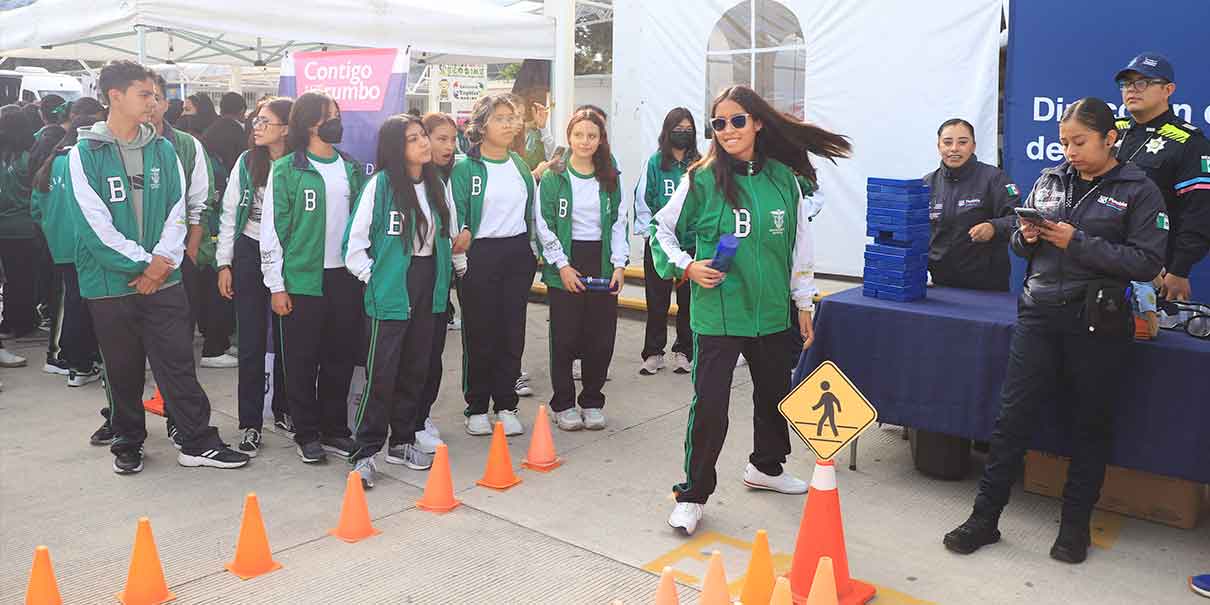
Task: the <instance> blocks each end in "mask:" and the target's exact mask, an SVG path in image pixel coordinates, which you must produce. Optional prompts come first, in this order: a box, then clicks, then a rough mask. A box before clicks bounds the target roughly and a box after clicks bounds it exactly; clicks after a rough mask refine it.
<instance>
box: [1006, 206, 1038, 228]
mask: <svg viewBox="0 0 1210 605" xmlns="http://www.w3.org/2000/svg"><path fill="white" fill-rule="evenodd" d="M1013 212H1015V213H1016V214H1017V218H1019V219H1021V220H1023V221H1029V222H1031V223H1037V224H1041V223H1045V222H1046V217H1045V216H1042V213H1041V212H1039V211H1038V209H1037V208H1024V207H1022V208H1013Z"/></svg>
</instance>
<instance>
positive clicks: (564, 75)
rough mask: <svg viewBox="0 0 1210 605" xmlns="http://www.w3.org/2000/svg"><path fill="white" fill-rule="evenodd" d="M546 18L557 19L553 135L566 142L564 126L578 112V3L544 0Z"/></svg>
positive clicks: (553, 84) (552, 112)
mask: <svg viewBox="0 0 1210 605" xmlns="http://www.w3.org/2000/svg"><path fill="white" fill-rule="evenodd" d="M542 12H543V14H544V15H546V16H547V17H553V18H554V19H555V60H554V62H553V63H552V65H551V74H550V83H551V91H550V93H551V100H552V101H554V104H555V108H554V110H553V111H551V113H550V125H551V133H552V134H554V135H555V139H556V141H558V142H560V143H566V141H565V140H564V139H565V138H566V135H565V134H564V132H563V131H564V128H563V125H564V124H566V123H567V120H568V118H569V116H571V111H572V109H574V108H575V86H576V0H545V6H544V7H543V11H542Z"/></svg>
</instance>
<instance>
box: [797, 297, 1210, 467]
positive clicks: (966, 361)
mask: <svg viewBox="0 0 1210 605" xmlns="http://www.w3.org/2000/svg"><path fill="white" fill-rule="evenodd" d="M1016 316H1017V304H1016V295H1014V294H1009V293H995V292H977V291H970V290H956V289H951V288H930V289H929V290H928V297H927V298H926V299H925V300H923V301H918V302H911V303H896V302H890V301H886V300H879V299H874V298H867V297H865V296H862V294H861V288H860V287H858V288H854V289H851V290H846V291H844V292H841V293H839V294H834V295H832V296H828V297H826V298H824V299H823V301H822V303H821V304H820V307H819V312H818V314H817V316H816V320H815V322H816V323H815V334H816V336H815V344H814V346H812V347H811V349H810V350H809V351H807V352H805V353H804V354H803V355H802V357H801V358H800V360H799V364H798V368H797V370H796V371H795V384H797V383H798V381H800V380H801V379H802V378H803V377H805V376H806V374H808V373H810V372H811V371H812V370H814V369H815V368H816V367H818V366H819V364H820V363H821V362H822V361H824V360H832V361H833V362H835V363H836V364H837V365H838V366H840V368H841V370H843V371H844V372H845V374H847V375H848V376H849V378H850V379H852V381H853V383H854V384H856V385H857V387H858V388H859V389H861V391H862V393H864V394H865V396H866V397H867V398H869V400H870V402H871V403H873V404H874V407H876V408H877V409H878V419H879V421H880V422H887V423H891V424H900V425H905V426H910V427H914V428H920V429H925V430H929V431H936V432H941V433H948V434H951V435H958V436H962V437H967V438H971V439H983V440H985V439H987V438H988V437H989V436H990V435H991V431H992V428H993V426H994V424H995V420H996V414H997V412H998V411H999V408H1000V386H1001V383H1002V382H1003V381H1004V372H1005V368H1006V367H1007V364H1008V345H1009V338H1010V334H1011V331H1012V326H1013V323H1014V322H1015V321H1016ZM1131 356H1132V360H1131V364H1130V367H1131V370H1130V376H1128V377H1127V380H1126V383H1125V386H1124V388H1123V390H1122V394H1121V399H1120V400H1119V401H1118V402H1117V412H1116V414H1117V423H1116V440H1115V446H1114V453H1113V458H1112V460H1111V463H1112V464H1116V465H1119V466H1124V467H1127V468H1134V469H1139V470H1145V471H1149V472H1153V473H1159V474H1163V475H1170V476H1175V477H1182V478H1185V479H1190V480H1194V481H1198V482H1210V341H1207V340H1199V339H1197V338H1193V337H1191V336H1188V335H1186V334H1185V333H1183V332H1172V331H1166V330H1161V331H1160V335H1159V336H1158V337H1157V338H1156V339H1155V340H1152V341H1149V342H1137V343H1135V346H1133V347H1131ZM1055 409H1056V410H1058V409H1059V407H1056V408H1055ZM1048 419H1049V420H1053V421H1052V422H1043V424H1045V425H1048V426H1049V427H1050V428H1049V429H1047V430H1044V431H1043V432H1042V434H1039V435H1038V438H1037V443H1036V444H1035V445H1036V447H1037V448H1038V449H1042V450H1046V451H1051V452H1055V453H1059V454H1064V453H1067V450H1066V447H1065V445H1064V443H1065V442H1064V438H1063V435H1064V434H1066V430H1064V429H1063V428H1062V427H1063V426H1065V423H1064V421H1063V418H1062V415H1061V414H1059V413H1058V412H1057V411H1056V412H1055V413H1053V414H1052V415H1051V416H1050V417H1049V418H1048ZM1044 420H1046V419H1045V418H1044Z"/></svg>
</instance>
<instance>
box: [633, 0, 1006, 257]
mask: <svg viewBox="0 0 1210 605" xmlns="http://www.w3.org/2000/svg"><path fill="white" fill-rule="evenodd" d="M765 1H766V2H780V0H765ZM780 3H781V4H783V5H784V6H785V7H787V8H789V9H790V10H791V11H792V12H793V13H794V15H795V16H797V18H798V20H799V25H800V27H801V28H802V31H803V33H804V38H805V39H804V44H805V47H806V64H805V73H804V74H803V79H804V80H805V85H804V88H805V91H804V92H805V96H804V99H803V100H804V104H805V114H806V116H805V117H806V119H807V120H808V121H810V122H813V123H815V124H818V125H820V126H822V127H824V128H827V129H829V130H832V131H834V132H838V133H841V134H844V135H847V136H848V137H850V139H851V140H852V143H853V148H854V149H853V152H854V153H853V158H852V159H850V160H840V161H839V163H838V164H837V165H833V164H832V163H830V162H827V161H823V160H820V159H818V158H816V159H815V166H816V168H817V169H818V171H819V181H820V187H821V189H822V194H823V195H824V199H825V200H826V202H825V206H824V210H823V213H822V214H821V215H820V216H819V218H817V219H816V227H815V230H814V233H815V237H816V244H815V246H816V261H817V263H816V270H817V271H818V272H820V273H828V274H836V275H851V276H859V275H861V271H862V266H863V247H864V246H865V244H866V243H867V242H868V241H869V240H868V238H867V237H866V235H865V233H866V229H865V209H866V203H865V180H866V178H868V177H889V178H919V177H920V176H922V175H923V174H925V173H926V172H928V171H929V170H932V169H933V168H935V167H936V166H937V164H938V158H937V151H936V129H937V125H938V124H940V123H941V122H942V121H944V120H946V119H947V118H951V117H962V118H965V119H967V120H969V121H971V122H972V123H973V124H974V125H975V130H976V138H977V140H978V141H981V142H982V143H983V144H984V146H985V149H986V154H985V157H984V158H983V159H984V161H992V162H994V161H995V157H996V153H995V149H996V115H997V112H996V103H997V94H998V93H997V89H998V75H999V38H1000V15H1001V3H1002V0H923V1H920V2H901V1H898V0H866V1H863V2H851V1H847V0H786V1H785V2H780ZM737 4H739V2H737V1H735V0H698V1H695V2H693V3H692V10H688V9H687V8H686V5H687V3H685V2H647V1H645V0H616V1H615V2H614V18H615V21H614V41H615V42H614V51H613V52H614V55H613V61H614V78H615V79H614V84H613V110H614V114H615V115H616V116H617V119H616V120H615V119H611V120H610V124H611V126H612V130H613V132H612V133H611V134H612V136H613V137H614V140H615V141H618V143H616V144H615V154H616V155H617V156H618V160H619V162H620V164H621V168H622V172H623V174H625V175H631V177H630V178H628V179H627V182H628V183H629V186H631V187H633V178H634V176H633V175H637V174H638V173H639V171H640V170H641V169H642V165H643V162H644V160H645V159H646V158H647V157H648V156H649V155H650V154H651V153H652V152H653V151H654V149H655V146H656V143H655V141H656V138H657V136H658V134H659V129H660V126H661V124H662V123H663V118H664V115H665V114H666V113H667V112H668V110H669V109H671V108H673V107H676V106H684V107H687V108H689V109H690V110H691V111H692V112H693V114H694V117H695V119H696V120H697V122H698V130H699V131H704V130H705V127H704V124H703V117H704V114H705V112H707V111H708V110H709V108H707V107H705V106H704V105H705V99H706V97H707V91H706V51H707V45H708V40H709V37H710V35H711V32H712V31H713V30H714V27H715V24H716V23H717V22H718V20H719V19H720V18H721V17H722V16H723V15H724V13H726V12H727V11H728V10H730V9H732V8H733V7H735V6H736V5H737ZM734 83H744V84H748V83H749V82H734ZM710 92H711V93H714V92H717V91H710ZM699 144H700V148H701V149H703V150H705V149H706V145H707V144H708V141H706V140H705V139H702V140H701V141H700V142H699Z"/></svg>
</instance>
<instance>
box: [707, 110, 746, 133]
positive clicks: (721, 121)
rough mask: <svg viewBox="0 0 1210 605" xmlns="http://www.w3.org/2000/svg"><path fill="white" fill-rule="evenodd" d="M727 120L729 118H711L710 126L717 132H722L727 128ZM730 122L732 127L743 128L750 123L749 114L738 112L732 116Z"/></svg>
mask: <svg viewBox="0 0 1210 605" xmlns="http://www.w3.org/2000/svg"><path fill="white" fill-rule="evenodd" d="M727 122H728V119H727V118H714V119H712V120H710V128H712V129H714V131H715V132H722V131H724V130H726V129H727ZM730 122H731V127H732V128H734V129H736V130H743V129H744V127H745V126H747V125H748V114H746V113H737V114H735V115H733V116H731V119H730Z"/></svg>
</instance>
